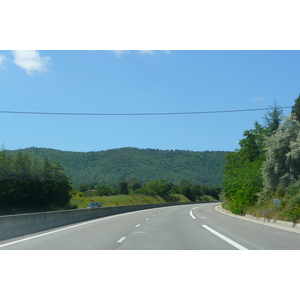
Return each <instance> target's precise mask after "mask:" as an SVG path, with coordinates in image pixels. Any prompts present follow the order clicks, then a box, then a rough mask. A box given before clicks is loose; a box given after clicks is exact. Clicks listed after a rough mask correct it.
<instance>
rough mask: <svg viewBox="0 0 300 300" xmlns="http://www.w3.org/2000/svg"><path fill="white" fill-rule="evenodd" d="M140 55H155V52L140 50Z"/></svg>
mask: <svg viewBox="0 0 300 300" xmlns="http://www.w3.org/2000/svg"><path fill="white" fill-rule="evenodd" d="M140 54H151V55H152V54H154V51H153V50H140Z"/></svg>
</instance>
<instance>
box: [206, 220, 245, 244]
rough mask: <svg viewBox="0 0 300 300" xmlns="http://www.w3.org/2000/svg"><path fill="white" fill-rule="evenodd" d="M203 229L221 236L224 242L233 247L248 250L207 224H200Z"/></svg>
mask: <svg viewBox="0 0 300 300" xmlns="http://www.w3.org/2000/svg"><path fill="white" fill-rule="evenodd" d="M202 226H203V227H204V228H205V229H207V230H209V231H210V232H211V233H213V234H215V235H216V236H218V237H219V238H221V239H222V240H224V241H225V242H227V243H229V244H230V245H232V246H233V247H235V248H237V249H239V250H249V249H247V248H245V247H243V246H242V245H240V244H238V243H236V242H234V241H233V240H231V239H229V238H228V237H226V236H224V235H223V234H221V233H219V232H217V231H215V230H213V229H211V228H210V227H208V226H207V225H202Z"/></svg>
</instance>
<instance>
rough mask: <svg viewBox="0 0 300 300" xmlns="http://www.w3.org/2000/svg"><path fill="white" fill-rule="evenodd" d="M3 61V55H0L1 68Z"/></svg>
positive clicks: (4, 58)
mask: <svg viewBox="0 0 300 300" xmlns="http://www.w3.org/2000/svg"><path fill="white" fill-rule="evenodd" d="M5 60H6V57H5V55H2V54H0V67H1V66H2V64H3V62H4V61H5Z"/></svg>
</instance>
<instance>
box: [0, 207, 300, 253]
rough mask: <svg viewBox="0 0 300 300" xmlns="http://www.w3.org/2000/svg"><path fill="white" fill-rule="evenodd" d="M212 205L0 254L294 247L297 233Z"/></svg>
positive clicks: (299, 240)
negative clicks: (47, 251)
mask: <svg viewBox="0 0 300 300" xmlns="http://www.w3.org/2000/svg"><path fill="white" fill-rule="evenodd" d="M215 205H216V204H214V203H212V204H210V203H205V204H197V203H195V204H191V205H178V206H172V207H160V208H154V209H147V210H142V211H136V212H131V213H125V214H120V215H115V216H109V217H103V218H99V219H95V220H91V221H85V222H81V223H76V224H73V225H68V226H64V227H59V228H56V229H51V230H47V231H43V232H39V233H35V234H30V235H26V236H22V237H18V238H13V239H9V240H5V241H1V242H0V250H14V249H15V250H27V249H28V250H64V249H65V250H73V249H74V250H263V249H266V250H272V249H280V250H284V249H300V230H299V233H295V232H289V231H286V230H284V227H283V229H277V228H273V227H269V226H265V225H262V224H257V223H253V222H250V221H246V220H241V219H237V218H232V217H230V216H228V215H225V214H221V213H219V212H218V211H216V210H215V209H214V206H215Z"/></svg>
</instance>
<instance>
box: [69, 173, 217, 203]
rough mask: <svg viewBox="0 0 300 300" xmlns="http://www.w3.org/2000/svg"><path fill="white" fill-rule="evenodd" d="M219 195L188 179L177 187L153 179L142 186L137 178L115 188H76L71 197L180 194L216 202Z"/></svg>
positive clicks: (210, 188)
mask: <svg viewBox="0 0 300 300" xmlns="http://www.w3.org/2000/svg"><path fill="white" fill-rule="evenodd" d="M220 193H221V188H219V187H216V188H214V187H208V186H203V185H200V184H193V183H192V182H191V180H188V179H183V180H181V182H180V183H179V185H176V184H173V183H172V182H170V181H168V180H166V179H154V180H150V181H148V182H147V183H146V184H142V180H140V179H137V178H132V179H130V180H128V181H125V180H120V181H119V184H118V186H117V187H115V188H114V187H112V186H110V185H107V184H100V185H97V186H94V185H90V184H86V185H80V186H78V187H77V188H75V189H74V191H73V195H76V194H77V195H79V196H82V195H84V194H92V195H97V196H111V195H117V194H120V195H128V194H140V195H148V196H153V197H156V196H161V197H167V198H168V197H169V198H170V196H171V195H172V194H182V195H184V196H186V197H187V198H188V199H189V200H191V201H196V200H197V199H200V198H201V197H202V196H204V195H207V196H212V197H213V198H215V199H216V200H218V199H219V194H220ZM170 199H171V198H170Z"/></svg>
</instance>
